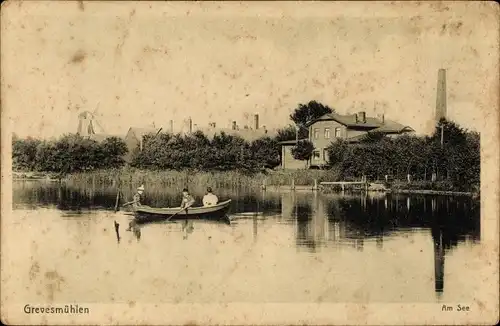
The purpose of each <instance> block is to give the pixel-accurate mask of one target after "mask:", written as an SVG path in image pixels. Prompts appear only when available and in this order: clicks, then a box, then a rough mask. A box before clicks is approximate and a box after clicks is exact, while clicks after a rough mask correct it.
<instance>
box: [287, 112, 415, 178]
mask: <svg viewBox="0 0 500 326" xmlns="http://www.w3.org/2000/svg"><path fill="white" fill-rule="evenodd" d="M306 127H307V128H308V130H309V141H311V142H312V143H313V145H314V152H313V155H312V158H311V159H310V160H309V162H308V164H307V167H309V168H311V167H312V168H318V167H321V166H324V165H326V164H327V162H328V152H327V148H328V146H330V144H331V143H332V142H333V141H335V139H344V140H346V141H347V142H348V143H350V144H354V143H359V142H360V141H361V140H362V139H363V138H364V137H365V136H366V135H367V134H368V133H374V132H380V133H383V134H384V135H385V136H386V137H391V138H394V137H398V136H401V135H405V134H410V133H413V132H414V130H413V129H412V128H411V127H409V126H405V125H402V124H400V123H397V122H395V121H392V120H388V119H385V118H384V115H380V116H378V117H376V118H375V117H367V116H366V113H365V112H358V113H355V114H349V115H340V114H337V113H328V114H325V115H323V116H321V117H320V118H318V119H315V120H313V121H311V122H309V123H308V124H307V125H306ZM280 144H281V155H282V160H281V168H283V169H301V168H304V162H303V161H299V160H296V159H295V158H293V156H292V153H291V151H292V148H293V147H294V146H295V144H296V141H295V140H290V141H284V142H281V143H280Z"/></svg>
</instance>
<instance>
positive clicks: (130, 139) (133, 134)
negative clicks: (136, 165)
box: [124, 127, 162, 163]
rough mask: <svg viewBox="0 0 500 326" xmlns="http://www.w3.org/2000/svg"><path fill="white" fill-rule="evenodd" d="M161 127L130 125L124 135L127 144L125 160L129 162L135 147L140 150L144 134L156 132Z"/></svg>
mask: <svg viewBox="0 0 500 326" xmlns="http://www.w3.org/2000/svg"><path fill="white" fill-rule="evenodd" d="M161 130H162V128H133V127H130V128H129V130H128V132H127V135H126V136H125V139H124V140H125V144H126V145H127V149H128V153H127V154H126V155H125V157H124V159H125V162H128V163H129V162H130V161H131V159H132V154H133V152H134V150H135V149H137V148H139V149H141V150H142V141H143V137H144V136H145V135H149V134H154V135H156V134H158V133H159V132H160V131H161Z"/></svg>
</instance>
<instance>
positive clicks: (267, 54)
mask: <svg viewBox="0 0 500 326" xmlns="http://www.w3.org/2000/svg"><path fill="white" fill-rule="evenodd" d="M498 15H499V10H498V6H497V5H495V4H494V2H474V3H466V2H456V3H446V4H443V3H439V2H425V3H410V2H405V3H390V2H383V3H370V4H367V3H363V2H352V3H347V2H341V3H327V2H321V3H298V2H297V3H286V2H279V3H263V2H259V3H237V2H230V3H180V2H176V3H172V2H170V3H168V2H166V3H164V2H141V3H135V2H115V3H104V2H100V3H88V2H22V3H20V4H18V3H9V4H7V5H5V4H3V5H2V22H1V23H2V25H1V29H2V38H1V48H2V61H1V64H2V66H1V69H2V120H3V123H8V124H9V125H8V126H9V127H10V128H11V129H10V130H12V131H14V132H15V133H16V134H17V135H19V136H35V137H43V138H47V137H57V136H60V135H62V134H64V133H70V132H76V130H77V126H78V114H79V113H80V112H82V111H84V110H89V111H91V112H94V111H95V113H96V116H97V119H98V121H99V122H100V124H101V125H102V126H103V127H104V129H105V130H104V131H105V133H108V134H118V135H125V133H126V132H127V130H128V128H129V127H149V126H152V125H153V123H154V125H155V126H157V127H165V128H168V126H169V121H170V120H171V119H172V120H174V128H175V129H176V130H179V128H181V127H182V125H183V123H184V122H185V121H186V119H188V118H189V117H191V118H192V119H193V122H194V124H197V125H199V126H207V125H208V124H209V123H210V122H215V123H216V124H217V126H219V127H229V126H230V123H231V121H233V120H236V121H237V122H238V124H239V125H241V126H242V125H244V124H246V123H248V124H249V125H250V124H251V120H249V119H247V117H250V119H251V116H252V115H253V114H256V113H257V114H259V116H260V124H261V125H265V126H266V127H267V128H278V127H282V126H284V125H287V124H289V123H290V120H289V115H290V113H291V112H292V111H293V110H294V109H295V108H296V107H297V106H298V104H299V103H307V102H309V101H311V100H316V101H319V102H321V103H323V104H326V105H328V106H330V107H332V108H334V109H335V110H336V111H337V112H338V113H341V114H345V113H354V112H356V111H366V114H367V115H368V116H373V115H375V114H378V113H384V114H385V117H386V118H387V119H391V120H395V121H398V122H400V123H402V124H405V125H409V126H411V127H412V128H413V129H415V130H416V131H417V133H428V132H430V131H432V130H433V126H434V110H435V105H436V104H435V102H436V86H437V73H438V69H439V68H445V69H447V99H448V117H449V118H450V119H451V120H454V121H455V122H457V123H459V124H460V125H462V126H463V127H465V128H468V129H473V130H476V131H481V130H484V129H485V128H488V126H489V124H491V122H492V120H493V121H498V102H499V97H498V91H499V82H498V77H499V76H498V60H499V54H498V41H499V31H498V27H499V26H498ZM98 131H99V130H98Z"/></svg>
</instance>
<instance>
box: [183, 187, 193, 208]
mask: <svg viewBox="0 0 500 326" xmlns="http://www.w3.org/2000/svg"><path fill="white" fill-rule="evenodd" d="M193 204H194V198H193V196H191V195H190V194H189V190H188V189H187V188H184V189H183V190H182V202H181V208H184V209H187V208H189V207H191V206H193Z"/></svg>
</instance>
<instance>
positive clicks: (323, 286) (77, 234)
mask: <svg viewBox="0 0 500 326" xmlns="http://www.w3.org/2000/svg"><path fill="white" fill-rule="evenodd" d="M13 187H14V189H13V191H14V195H13V202H14V204H13V205H14V207H13V209H14V210H13V218H12V219H9V222H8V223H9V224H8V228H9V232H8V234H7V235H6V238H8V241H6V243H7V245H6V248H5V251H4V252H8V253H9V257H8V258H9V259H8V263H7V266H5V268H9V269H10V270H11V271H16V273H10V275H11V276H10V278H9V279H8V281H7V282H5V290H6V291H8V292H7V293H12V295H11V297H10V298H9V299H10V300H12V301H15V302H20V303H26V302H47V301H53V302H65V303H68V302H78V303H84V302H88V303H98V302H141V303H152V302H165V303H167V302H173V303H178V302H188V303H189V302H200V303H202V302H374V301H375V302H437V301H443V302H446V301H447V300H448V301H449V300H451V301H453V302H456V301H460V300H462V301H464V302H472V300H473V299H477V297H478V295H480V293H476V292H477V289H478V288H479V285H480V284H479V282H480V281H481V280H480V279H479V278H477V277H474V275H475V272H476V271H477V270H479V269H481V268H483V266H482V264H484V262H483V261H482V260H480V259H479V257H478V255H477V247H478V243H479V241H480V234H479V231H480V225H479V223H480V214H479V202H477V201H474V200H472V199H470V198H468V197H439V196H406V195H398V196H395V195H392V196H391V195H387V196H386V195H385V194H384V195H380V194H375V195H370V194H368V195H361V194H357V195H356V194H352V195H340V194H338V195H322V194H319V193H318V194H317V193H299V192H297V193H290V192H288V193H279V192H272V191H268V192H260V191H257V192H253V193H250V192H245V191H243V190H220V189H218V190H217V194H218V195H219V197H220V199H226V198H231V199H233V203H232V207H231V211H230V212H229V215H230V217H231V220H232V221H231V223H230V224H228V223H223V222H217V221H201V220H194V221H188V222H168V223H157V224H147V225H144V226H142V227H141V228H140V229H137V230H136V231H135V232H127V231H126V230H125V229H126V227H127V226H128V222H129V220H130V219H131V216H129V215H127V214H126V213H125V212H123V211H120V212H117V213H114V211H113V207H114V204H115V198H116V189H111V188H107V189H101V190H99V189H96V188H95V187H94V188H92V187H85V186H80V187H78V188H75V187H69V186H60V185H59V184H58V183H49V182H40V181H16V182H14V184H13ZM131 191H132V190H131V189H126V190H124V193H125V196H126V197H128V198H125V200H127V199H130V198H131ZM194 194H195V195H196V196H198V200H199V199H200V196H201V195H202V193H201V192H199V191H196V190H195V191H194ZM145 195H146V199H145V202H146V203H147V204H150V205H154V206H161V207H168V206H177V205H178V204H179V201H180V196H179V194H178V192H177V190H176V189H172V190H167V189H158V188H157V189H146V192H145ZM115 221H116V222H117V223H119V224H120V227H119V239H118V237H117V234H116V232H115V227H114V222H115Z"/></svg>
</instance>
